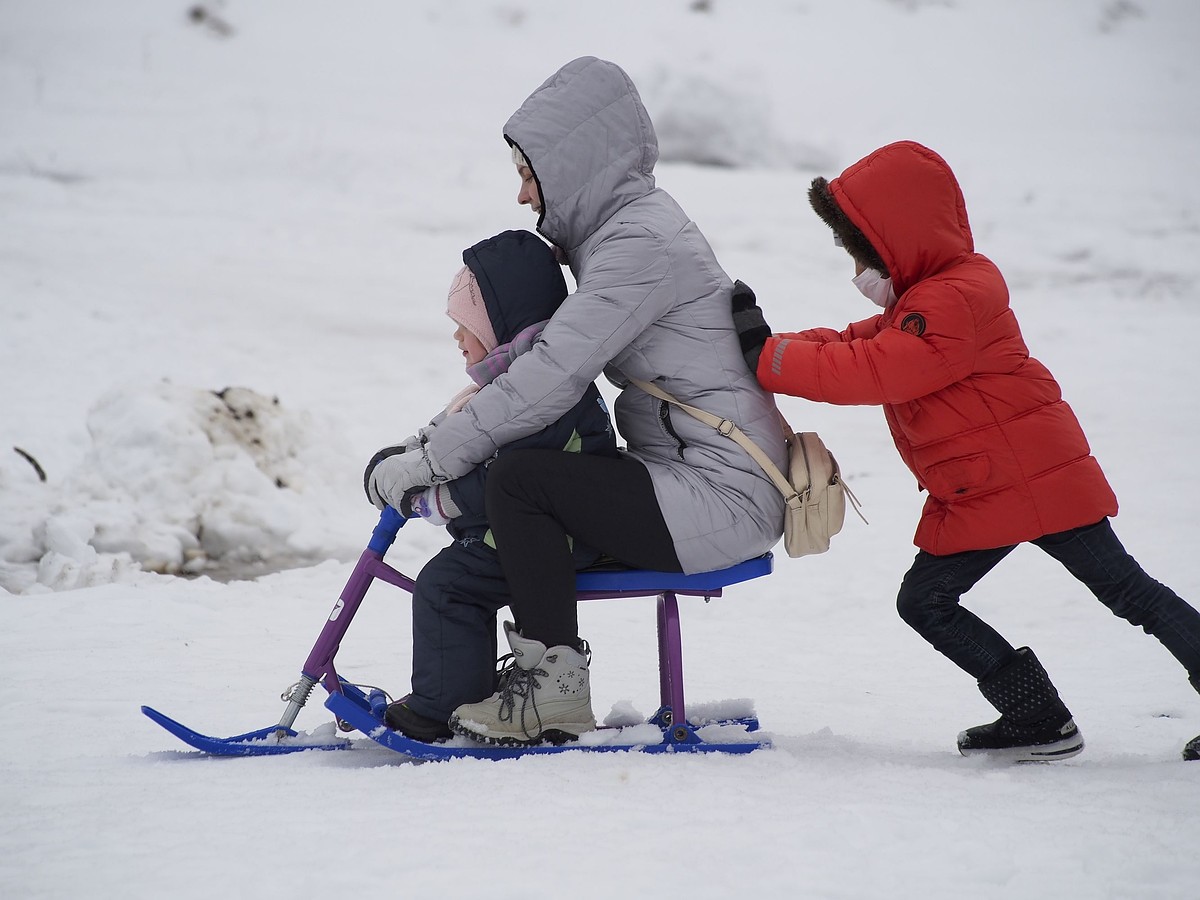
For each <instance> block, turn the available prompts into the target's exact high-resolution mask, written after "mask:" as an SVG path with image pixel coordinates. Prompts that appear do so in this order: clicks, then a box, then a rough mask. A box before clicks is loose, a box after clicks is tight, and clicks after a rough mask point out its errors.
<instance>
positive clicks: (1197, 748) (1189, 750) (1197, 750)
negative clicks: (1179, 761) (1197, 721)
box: [1183, 675, 1200, 759]
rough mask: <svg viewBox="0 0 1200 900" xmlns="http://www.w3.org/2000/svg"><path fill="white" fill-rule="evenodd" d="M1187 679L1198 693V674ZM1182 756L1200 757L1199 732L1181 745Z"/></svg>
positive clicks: (1199, 688)
mask: <svg viewBox="0 0 1200 900" xmlns="http://www.w3.org/2000/svg"><path fill="white" fill-rule="evenodd" d="M1188 681H1190V682H1191V683H1192V687H1194V688H1195V689H1196V692H1197V693H1200V675H1194V676H1192V677H1191V678H1189V679H1188ZM1183 758H1184V759H1200V734H1198V735H1196V736H1195V737H1194V738H1192V739H1191V740H1190V741H1188V742H1187V743H1186V744H1184V745H1183Z"/></svg>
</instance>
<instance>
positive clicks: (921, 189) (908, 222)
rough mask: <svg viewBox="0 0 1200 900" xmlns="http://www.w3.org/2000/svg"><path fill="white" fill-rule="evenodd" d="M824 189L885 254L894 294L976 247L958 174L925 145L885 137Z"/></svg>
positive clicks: (935, 272)
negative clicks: (888, 141)
mask: <svg viewBox="0 0 1200 900" xmlns="http://www.w3.org/2000/svg"><path fill="white" fill-rule="evenodd" d="M829 191H830V193H831V194H832V195H833V199H834V200H835V201H836V202H837V204H838V206H839V207H841V209H842V212H844V213H845V214H846V217H847V218H849V219H850V221H852V222H853V223H854V224H855V226H856V227H857V228H858V229H859V230H860V231H861V232H862V233H863V235H864V236H865V237H866V239H867V240H868V241H870V242H871V246H872V247H874V248H875V250H876V252H878V253H879V255H880V257H882V259H883V261H884V263H885V264H886V265H887V267H888V272H889V273H890V274H891V276H892V284H893V285H894V287H895V289H896V295H897V296H899V295H900V294H903V293H904V292H905V291H906V290H908V288H910V287H911V286H912V285H914V284H916V283H917V282H919V281H922V280H924V279H926V278H928V277H930V276H931V275H936V274H937V273H938V272H941V271H943V270H944V269H946V268H947V267H948V266H951V265H954V264H955V263H956V262H961V261H962V260H963V259H964V258H965V257H967V256H969V255H970V254H972V253H974V252H975V239H974V237H972V235H971V224H970V222H969V221H968V220H967V205H966V202H965V201H964V200H963V195H962V189H961V188H959V186H958V180H957V179H956V178H955V177H954V173H953V172H952V171H950V167H949V166H948V165H946V161H945V160H944V159H942V158H941V157H940V156H938V155H937V154H936V153H934V152H933V151H932V150H930V149H929V148H928V147H922V146H921V145H920V144H917V143H914V142H913V141H900V142H898V143H895V144H888V145H887V146H886V147H883V148H881V149H879V150H876V151H875V152H874V153H872V154H871V155H870V156H868V157H866V158H865V159H863V160H860V161H859V162H856V163H855V164H854V165H852V166H851V167H850V168H848V169H847V170H846V171H845V172H843V173H842V174H841V175H840V176H839V177H837V178H835V179H833V181H831V182H830V183H829Z"/></svg>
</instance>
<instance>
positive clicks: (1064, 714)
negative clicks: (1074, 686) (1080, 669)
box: [958, 647, 1083, 762]
mask: <svg viewBox="0 0 1200 900" xmlns="http://www.w3.org/2000/svg"><path fill="white" fill-rule="evenodd" d="M979 691H980V693H982V694H983V696H984V699H985V700H987V701H988V703H990V704H992V706H994V707H996V709H997V710H999V711H1000V718H999V719H997V720H996V721H995V722H992V723H991V724H990V725H976V726H975V727H974V728H968V729H967V730H966V731H964V732H962V733H961V734H959V736H958V752H959V753H961V754H962V755H963V756H990V757H994V758H996V759H1003V760H1007V761H1009V762H1043V761H1049V760H1055V759H1067V758H1068V757H1072V756H1076V755H1078V754H1079V753H1080V752H1082V751H1083V735H1082V734H1080V733H1079V729H1078V728H1076V727H1075V720H1074V719H1072V718H1071V711H1070V710H1068V709H1067V707H1066V706H1065V705H1064V704H1063V702H1062V700H1060V699H1059V698H1058V691H1057V690H1055V689H1054V685H1053V684H1051V683H1050V677H1049V676H1048V675H1047V674H1046V670H1045V669H1043V668H1042V664H1041V663H1040V662H1038V658H1037V657H1036V656H1034V655H1033V651H1032V650H1030V649H1029V648H1028V647H1022V648H1021V649H1020V650H1018V651H1017V658H1016V659H1014V660H1013V661H1012V662H1010V663H1009V664H1008V665H1006V666H1004V667H1003V668H1002V669H1000V671H998V672H996V673H994V674H992V675H989V676H988V677H987V678H985V679H983V681H981V682H979Z"/></svg>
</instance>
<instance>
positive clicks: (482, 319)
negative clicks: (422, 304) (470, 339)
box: [446, 266, 499, 353]
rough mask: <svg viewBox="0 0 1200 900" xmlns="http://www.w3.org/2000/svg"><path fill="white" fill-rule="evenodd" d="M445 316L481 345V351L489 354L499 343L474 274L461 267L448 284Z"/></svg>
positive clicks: (465, 267)
mask: <svg viewBox="0 0 1200 900" xmlns="http://www.w3.org/2000/svg"><path fill="white" fill-rule="evenodd" d="M446 315H448V316H449V317H450V318H451V319H453V320H454V321H455V322H457V323H458V324H459V325H461V326H462V327H463V328H465V329H467V331H469V332H471V334H473V335H475V337H477V338H479V343H481V344H483V349H484V350H486V351H487V352H488V353H491V352H492V351H493V350H495V349H496V345H497V344H498V343H499V341H497V340H496V332H495V330H494V329H493V328H492V320H491V318H490V317H489V316H488V312H487V306H486V304H485V303H484V302H483V292H482V291H480V290H479V282H478V281H476V280H475V273H474V272H472V271H471V270H470V269H469V268H468V267H467V266H463V267H462V268H461V269H459V270H458V272H457V273H456V274H455V276H454V281H452V282H451V283H450V296H449V297H447V298H446Z"/></svg>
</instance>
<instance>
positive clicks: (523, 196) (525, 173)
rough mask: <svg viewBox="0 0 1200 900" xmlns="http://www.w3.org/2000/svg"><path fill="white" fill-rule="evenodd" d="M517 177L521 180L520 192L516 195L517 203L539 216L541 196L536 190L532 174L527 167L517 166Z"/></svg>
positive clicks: (536, 186)
mask: <svg viewBox="0 0 1200 900" xmlns="http://www.w3.org/2000/svg"><path fill="white" fill-rule="evenodd" d="M517 175H519V176H520V178H521V190H520V192H519V193H518V194H517V203H519V204H521V205H522V206H528V207H529V208H530V209H532V210H533V211H534V212H535V213H538V214H539V215H541V212H542V194H541V191H539V190H538V185H537V182H536V181H535V180H534V178H533V172H532V170H530V168H529V166H518V167H517Z"/></svg>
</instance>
